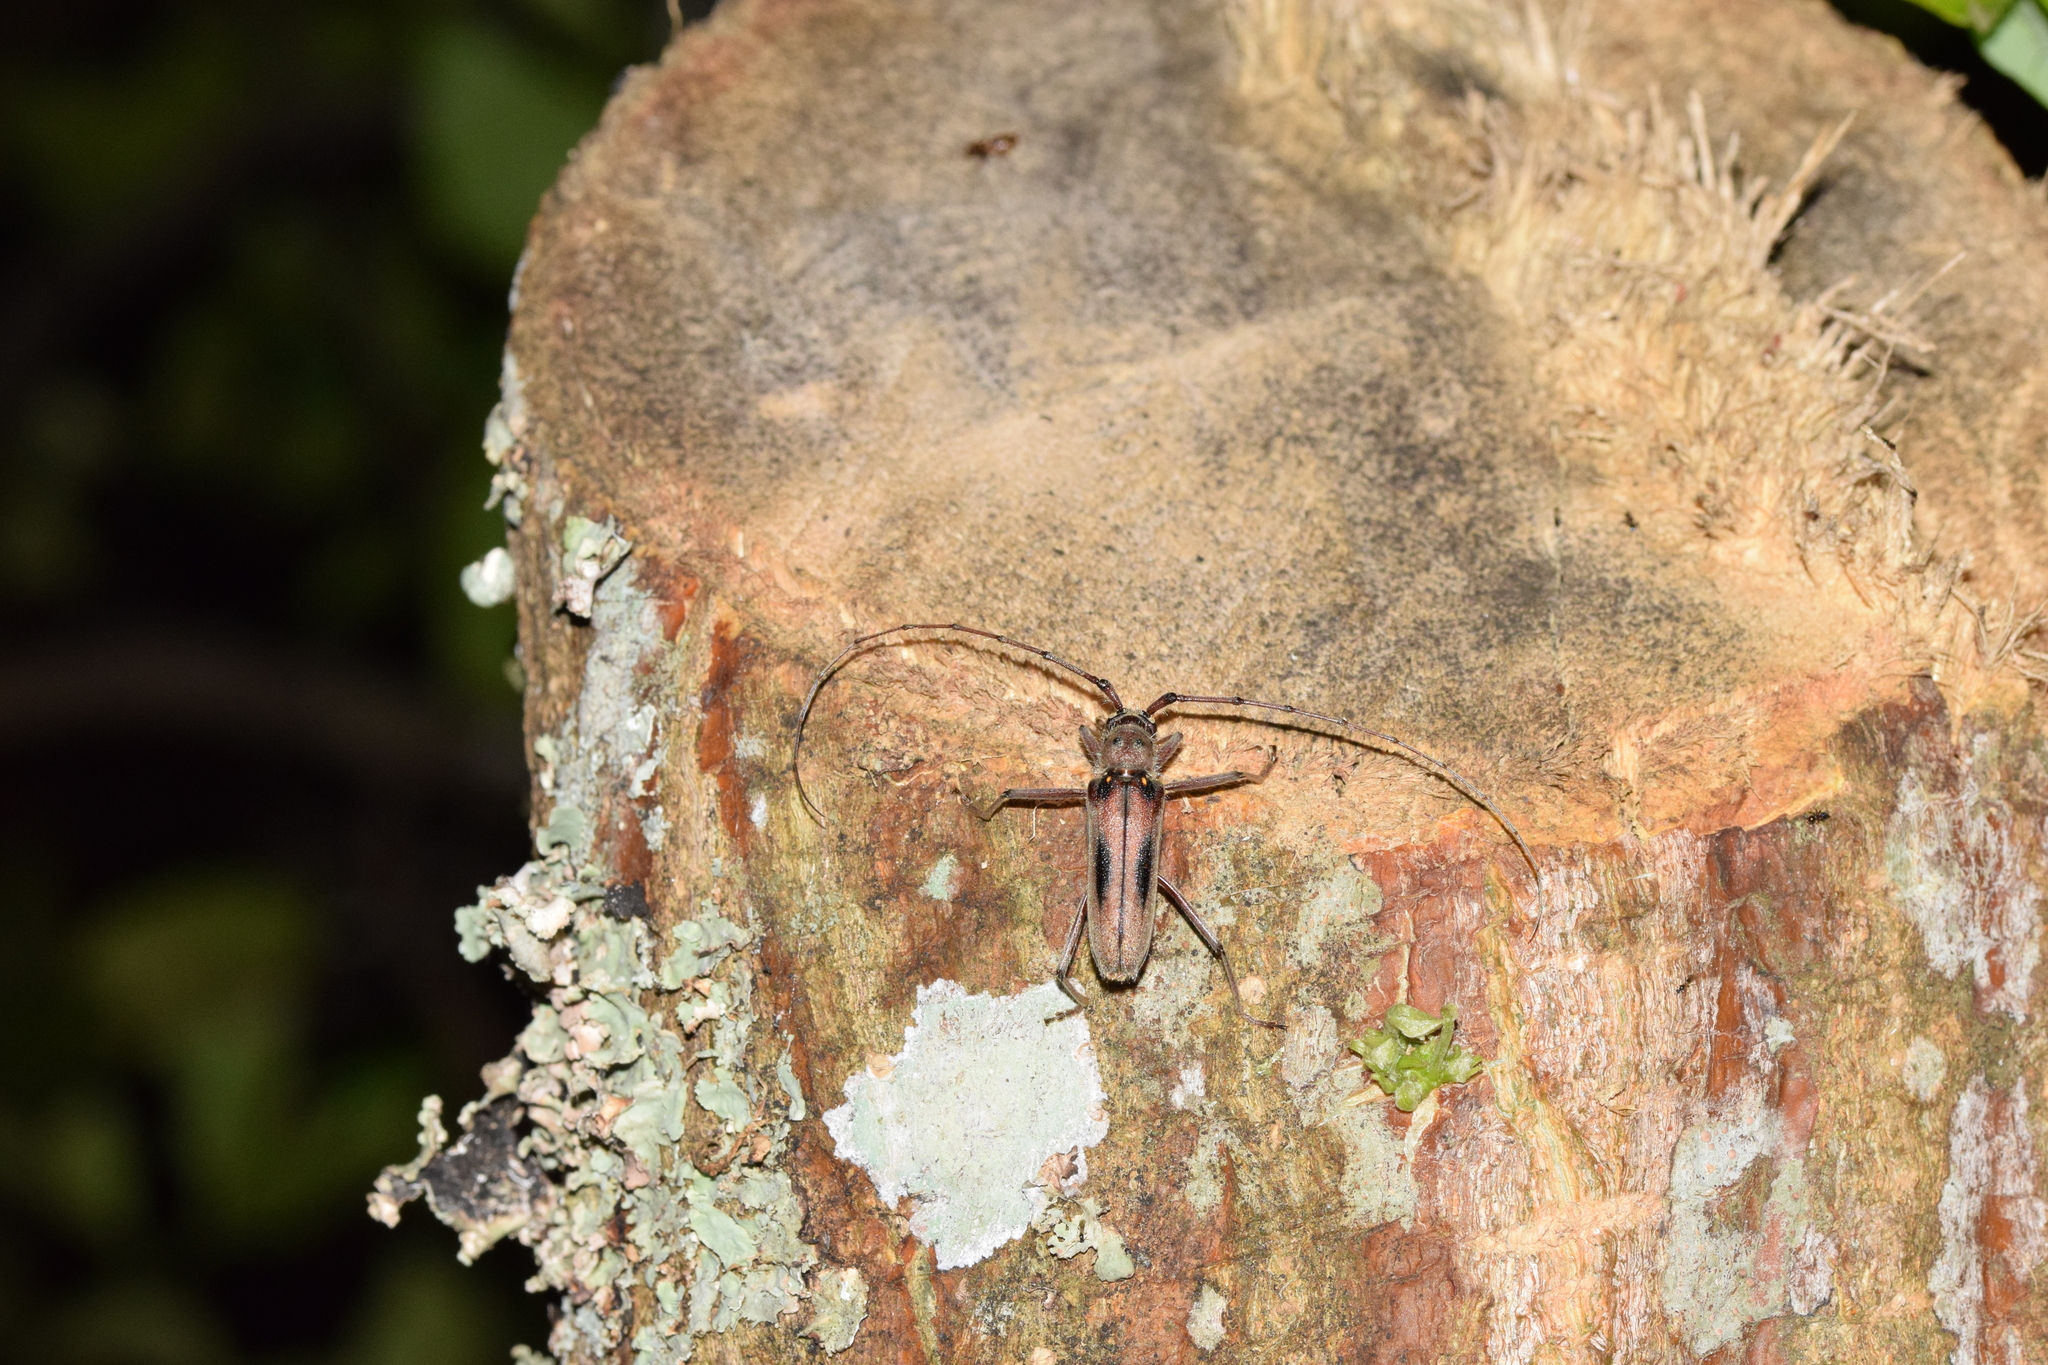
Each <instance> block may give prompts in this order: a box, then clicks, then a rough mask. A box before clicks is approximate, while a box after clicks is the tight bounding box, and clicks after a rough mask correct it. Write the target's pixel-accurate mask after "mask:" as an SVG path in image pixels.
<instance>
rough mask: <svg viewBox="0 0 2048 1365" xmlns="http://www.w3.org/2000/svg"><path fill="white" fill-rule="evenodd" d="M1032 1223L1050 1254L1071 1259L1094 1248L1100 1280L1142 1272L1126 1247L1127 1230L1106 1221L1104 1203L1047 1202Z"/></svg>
mask: <svg viewBox="0 0 2048 1365" xmlns="http://www.w3.org/2000/svg"><path fill="white" fill-rule="evenodd" d="M1031 1226H1032V1229H1033V1230H1034V1231H1036V1232H1037V1233H1039V1244H1040V1245H1041V1246H1042V1247H1043V1248H1044V1249H1045V1251H1046V1253H1047V1254H1048V1255H1051V1256H1057V1257H1059V1258H1060V1259H1061V1260H1063V1261H1069V1260H1072V1259H1073V1258H1074V1257H1076V1256H1079V1255H1080V1254H1081V1253H1082V1252H1084V1251H1092V1252H1094V1253H1095V1278H1096V1279H1098V1280H1103V1281H1115V1280H1128V1279H1129V1278H1131V1276H1133V1275H1135V1274H1137V1273H1138V1268H1137V1266H1136V1265H1135V1264H1133V1263H1132V1261H1131V1254H1130V1252H1128V1251H1126V1250H1125V1249H1124V1238H1123V1234H1122V1233H1120V1232H1118V1231H1117V1230H1116V1229H1115V1228H1113V1227H1111V1226H1110V1225H1109V1224H1108V1223H1107V1222H1105V1221H1103V1217H1102V1206H1101V1205H1100V1204H1098V1203H1096V1202H1095V1201H1094V1200H1093V1199H1082V1200H1078V1201H1074V1202H1071V1203H1070V1202H1068V1201H1066V1200H1057V1201H1055V1202H1053V1203H1050V1204H1047V1205H1046V1206H1045V1208H1044V1209H1043V1210H1041V1211H1040V1212H1039V1214H1038V1216H1037V1217H1036V1218H1034V1219H1032V1220H1031Z"/></svg>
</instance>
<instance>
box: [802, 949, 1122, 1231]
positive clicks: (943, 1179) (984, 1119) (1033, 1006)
mask: <svg viewBox="0 0 2048 1365" xmlns="http://www.w3.org/2000/svg"><path fill="white" fill-rule="evenodd" d="M1062 1016H1063V1017H1062ZM911 1018H912V1022H911V1024H910V1026H909V1027H908V1028H906V1029H904V1031H903V1051H902V1052H900V1053H898V1054H897V1055H896V1056H895V1057H893V1058H889V1059H887V1071H888V1075H887V1076H886V1077H883V1076H880V1075H877V1074H876V1071H875V1069H874V1068H870V1069H868V1070H866V1071H861V1072H856V1073H855V1074H854V1075H853V1076H852V1077H850V1078H849V1079H848V1080H847V1082H846V1101H847V1102H846V1103H845V1104H842V1105H840V1106H839V1107H838V1108H836V1109H833V1110H831V1111H830V1112H828V1113H827V1114H826V1115H825V1127H826V1130H827V1131H828V1132H829V1133H831V1135H832V1141H833V1145H834V1147H835V1149H836V1150H837V1152H838V1154H839V1156H840V1158H841V1159H842V1160H845V1161H850V1162H852V1163H853V1164H855V1165H857V1166H859V1167H860V1168H861V1169H862V1170H864V1171H866V1172H867V1173H868V1176H869V1178H870V1179H872V1180H873V1181H874V1184H875V1190H876V1192H877V1193H878V1194H879V1195H880V1196H881V1198H882V1200H883V1202H885V1203H888V1204H894V1203H896V1202H897V1201H898V1200H901V1199H903V1198H906V1197H908V1198H909V1199H910V1200H911V1201H912V1202H913V1204H914V1205H915V1210H914V1212H913V1213H912V1214H911V1218H910V1227H911V1231H912V1232H914V1233H915V1234H916V1235H917V1236H918V1237H919V1238H920V1239H921V1240H923V1241H924V1242H926V1243H927V1244H929V1245H930V1246H931V1248H932V1250H933V1253H934V1255H935V1257H936V1260H937V1265H938V1268H939V1269H941V1270H953V1269H957V1268H958V1267H960V1266H966V1265H973V1264H974V1263H975V1262H977V1261H980V1260H983V1259H985V1258H986V1257H988V1256H989V1255H990V1254H991V1253H993V1252H994V1251H995V1249H996V1248H997V1247H1000V1246H1002V1245H1004V1244H1005V1243H1007V1242H1011V1241H1014V1240H1015V1239H1016V1238H1018V1237H1020V1236H1022V1235H1023V1234H1024V1232H1025V1230H1026V1229H1027V1228H1029V1227H1030V1226H1031V1220H1032V1219H1033V1218H1034V1217H1035V1216H1036V1215H1037V1214H1038V1213H1039V1212H1040V1211H1041V1210H1042V1209H1044V1208H1045V1207H1046V1194H1045V1191H1044V1190H1043V1189H1042V1188H1041V1187H1039V1186H1038V1185H1037V1184H1036V1183H1034V1182H1036V1181H1037V1180H1038V1178H1039V1172H1040V1170H1041V1169H1042V1168H1043V1167H1044V1165H1045V1163H1046V1160H1047V1159H1048V1158H1049V1157H1053V1156H1055V1155H1058V1154H1061V1153H1071V1152H1078V1151H1082V1150H1084V1149H1086V1148H1088V1147H1092V1146H1094V1145H1095V1144H1096V1143H1098V1142H1100V1141H1102V1139H1103V1138H1104V1137H1106V1136H1107V1135H1108V1133H1109V1117H1108V1114H1107V1113H1106V1111H1105V1109H1104V1098H1105V1097H1104V1094H1103V1089H1102V1077H1101V1074H1100V1072H1099V1071H1098V1070H1097V1069H1096V1064H1095V1050H1094V1046H1093V1044H1092V1043H1091V1042H1090V1040H1089V1034H1088V1021H1087V1019H1086V1018H1085V1017H1083V1016H1082V1015H1080V1014H1077V1013H1074V1012H1073V1006H1072V1002H1071V1001H1069V1000H1068V999H1067V998H1066V997H1065V996H1063V995H1061V994H1060V993H1059V991H1058V989H1057V988H1055V987H1053V986H1050V985H1045V986H1035V987H1033V988H1032V989H1030V990H1027V991H1024V992H1022V993H1021V994H1018V995H1013V996H987V995H969V994H968V993H967V992H966V991H965V990H964V989H963V988H962V987H961V986H959V985H958V984H957V983H955V982H951V981H937V982H934V983H932V984H931V985H929V986H920V987H919V988H918V992H917V1008H916V1010H915V1012H914V1013H913V1015H912V1017H911Z"/></svg>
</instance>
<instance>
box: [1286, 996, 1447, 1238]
mask: <svg viewBox="0 0 2048 1365" xmlns="http://www.w3.org/2000/svg"><path fill="white" fill-rule="evenodd" d="M1342 1055H1343V1053H1342V1049H1341V1048H1340V1047H1339V1046H1338V1042H1337V1020H1336V1016H1334V1015H1332V1014H1331V1013H1330V1011H1329V1010H1327V1009H1325V1008H1324V1007H1323V1006H1321V1005H1310V1006H1308V1007H1307V1008H1305V1009H1302V1010H1299V1011H1296V1012H1293V1013H1292V1014H1291V1015H1290V1017H1289V1019H1288V1028H1287V1041H1286V1042H1285V1043H1283V1044H1282V1045H1281V1048H1280V1079H1281V1080H1283V1081H1285V1082H1286V1084H1287V1089H1288V1092H1289V1094H1290V1095H1291V1097H1292V1098H1293V1101H1294V1109H1295V1113H1296V1114H1297V1115H1298V1116H1299V1117H1300V1120H1301V1126H1302V1127H1304V1128H1319V1127H1320V1128H1327V1129H1329V1130H1330V1131H1331V1132H1332V1133H1333V1134H1335V1136H1336V1138H1337V1141H1338V1144H1339V1146H1340V1147H1341V1149H1342V1151H1343V1153H1344V1173H1343V1175H1342V1176H1340V1177H1339V1179H1338V1189H1339V1192H1340V1194H1341V1195H1342V1198H1343V1204H1344V1216H1345V1219H1346V1220H1347V1221H1348V1222H1350V1223H1351V1224H1353V1225H1354V1226H1357V1227H1375V1226H1377V1225H1379V1224H1381V1223H1388V1222H1392V1221H1394V1220H1396V1219H1399V1220H1400V1221H1401V1222H1402V1223H1403V1224H1404V1225H1405V1224H1408V1223H1410V1222H1412V1221H1413V1220H1414V1218H1415V1211H1416V1208H1417V1207H1418V1205H1419V1204H1420V1202H1421V1197H1422V1196H1421V1190H1420V1189H1419V1188H1418V1187H1417V1185H1416V1183H1415V1172H1414V1170H1413V1167H1412V1164H1411V1157H1412V1155H1413V1154H1412V1153H1411V1152H1410V1151H1409V1150H1408V1149H1407V1147H1406V1145H1405V1144H1404V1143H1403V1142H1402V1140H1401V1139H1400V1138H1398V1137H1396V1136H1395V1134H1394V1130H1393V1128H1392V1127H1391V1126H1390V1125H1389V1123H1388V1120H1387V1116H1386V1106H1385V1105H1381V1104H1355V1103H1352V1102H1351V1101H1352V1100H1353V1099H1355V1098H1357V1097H1358V1096H1360V1094H1361V1093H1362V1092H1363V1091H1364V1089H1365V1078H1364V1072H1363V1071H1362V1070H1361V1069H1360V1068H1359V1067H1356V1066H1339V1065H1338V1064H1337V1063H1338V1061H1339V1059H1340V1058H1341V1057H1342ZM1411 1130H1412V1125H1411Z"/></svg>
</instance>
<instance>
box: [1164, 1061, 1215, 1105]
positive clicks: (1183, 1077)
mask: <svg viewBox="0 0 2048 1365" xmlns="http://www.w3.org/2000/svg"><path fill="white" fill-rule="evenodd" d="M1208 1093H1209V1088H1208V1082H1207V1081H1206V1079H1205V1078H1204V1077H1203V1075H1202V1064H1201V1063H1200V1062H1196V1063H1194V1064H1193V1065H1192V1066H1184V1067H1182V1068H1181V1069H1180V1078H1179V1079H1178V1080H1176V1081H1175V1082H1174V1083H1173V1089H1171V1090H1169V1091H1167V1092H1166V1102H1167V1103H1168V1104H1170V1105H1172V1106H1173V1107H1174V1108H1176V1109H1186V1108H1189V1107H1190V1106H1196V1105H1199V1104H1201V1102H1202V1100H1203V1099H1204V1098H1206V1097H1207V1095H1208Z"/></svg>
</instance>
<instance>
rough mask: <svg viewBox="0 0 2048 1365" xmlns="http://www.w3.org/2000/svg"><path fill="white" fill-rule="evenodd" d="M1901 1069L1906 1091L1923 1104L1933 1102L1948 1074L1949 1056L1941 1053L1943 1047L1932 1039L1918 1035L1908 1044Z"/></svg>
mask: <svg viewBox="0 0 2048 1365" xmlns="http://www.w3.org/2000/svg"><path fill="white" fill-rule="evenodd" d="M1900 1070H1901V1072H1902V1073H1903V1077H1904V1079H1905V1082H1906V1093H1907V1094H1909V1095H1911V1096H1912V1097H1913V1098H1914V1099H1916V1100H1918V1101H1920V1103H1922V1104H1932V1103H1934V1101H1935V1100H1936V1099H1937V1098H1938V1097H1939V1096H1940V1094H1941V1083H1942V1081H1943V1080H1944V1079H1945V1078H1946V1077H1947V1075H1948V1058H1946V1057H1944V1056H1942V1055H1941V1049H1940V1048H1938V1047H1936V1046H1935V1045H1934V1043H1933V1042H1932V1041H1931V1040H1929V1039H1927V1038H1922V1037H1919V1036H1917V1035H1916V1036H1915V1037H1914V1039H1913V1041H1912V1042H1910V1043H1908V1044H1906V1060H1905V1062H1904V1064H1903V1065H1902V1066H1901V1068H1900Z"/></svg>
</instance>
